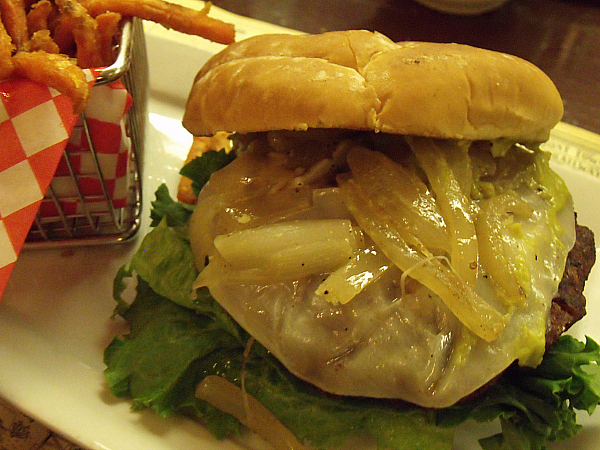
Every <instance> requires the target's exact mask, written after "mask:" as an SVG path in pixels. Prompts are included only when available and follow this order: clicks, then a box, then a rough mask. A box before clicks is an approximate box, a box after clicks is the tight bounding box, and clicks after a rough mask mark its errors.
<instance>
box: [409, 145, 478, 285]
mask: <svg viewBox="0 0 600 450" xmlns="http://www.w3.org/2000/svg"><path fill="white" fill-rule="evenodd" d="M408 142H409V144H410V147H411V149H412V150H413V153H414V154H415V155H416V157H417V159H418V160H419V163H420V164H421V167H422V169H423V171H424V172H425V175H426V176H427V179H428V181H429V183H430V185H431V188H432V189H433V192H434V193H435V196H436V200H437V205H438V206H439V208H440V210H441V211H442V215H443V217H444V220H445V221H446V224H447V227H448V231H449V235H450V242H451V248H452V249H451V252H450V263H451V264H452V267H453V269H454V270H455V271H456V273H457V274H458V276H459V277H460V278H461V279H462V280H463V281H464V282H465V283H467V284H468V285H469V286H471V287H472V286H474V285H475V281H476V280H477V265H478V254H479V249H478V245H477V235H476V233H475V224H474V221H473V217H472V213H471V206H470V200H469V198H468V197H467V196H466V193H465V192H463V190H462V188H461V185H460V183H459V181H458V180H457V178H456V176H455V175H454V172H453V170H452V169H451V168H450V165H449V162H448V160H449V159H450V156H449V155H450V154H451V155H452V156H451V158H453V159H459V158H460V156H461V155H463V156H464V160H465V161H464V162H463V165H465V166H467V167H469V166H470V163H469V156H468V154H466V153H464V151H461V149H460V148H459V147H458V145H457V143H456V142H454V141H435V140H433V139H427V138H416V137H413V138H408ZM454 162H455V164H456V161H454ZM456 165H458V164H456Z"/></svg>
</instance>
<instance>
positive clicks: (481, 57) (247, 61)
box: [183, 31, 563, 143]
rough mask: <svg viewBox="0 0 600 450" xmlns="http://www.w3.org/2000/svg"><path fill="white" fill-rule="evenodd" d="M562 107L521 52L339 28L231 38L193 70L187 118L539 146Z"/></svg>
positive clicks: (240, 128) (206, 125) (202, 124)
mask: <svg viewBox="0 0 600 450" xmlns="http://www.w3.org/2000/svg"><path fill="white" fill-rule="evenodd" d="M562 113H563V105H562V101H561V98H560V95H559V93H558V91H557V90H556V87H555V86H554V84H553V83H552V81H551V80H550V79H549V78H548V76H546V74H544V72H542V71H541V70H540V69H538V68H537V67H536V66H534V65H533V64H531V63H529V62H527V61H525V60H523V59H520V58H517V57H515V56H510V55H506V54H503V53H498V52H493V51H489V50H484V49H479V48H474V47H470V46H466V45H460V44H434V43H425V42H401V43H397V44H396V43H393V42H392V41H391V40H389V39H388V38H386V37H385V36H383V35H381V34H378V33H371V32H368V31H340V32H330V33H324V34H320V35H304V36H303V35H300V36H298V35H262V36H257V37H254V38H250V39H247V40H245V41H242V42H239V43H236V44H233V45H230V46H229V47H228V48H226V49H225V50H223V51H222V52H221V53H219V54H217V55H215V56H214V57H213V58H212V59H211V60H209V61H208V62H207V64H206V65H205V66H204V67H203V68H202V70H201V71H200V72H199V74H198V76H197V77H196V80H195V82H194V85H193V87H192V90H191V92H190V95H189V98H188V102H187V106H186V111H185V115H184V119H183V124H184V126H185V127H186V128H187V129H188V130H189V131H190V132H191V133H192V134H194V135H212V134H214V133H216V132H218V131H227V132H241V133H247V132H256V131H268V130H278V129H284V130H306V129H308V128H348V129H357V130H374V131H382V132H386V133H394V134H407V135H419V136H428V137H434V138H446V139H470V140H476V139H498V138H506V139H511V140H515V141H518V142H522V143H535V142H543V141H545V140H547V139H548V137H549V132H550V129H551V128H552V127H553V126H554V125H555V124H556V123H557V122H558V121H559V120H560V119H561V117H562Z"/></svg>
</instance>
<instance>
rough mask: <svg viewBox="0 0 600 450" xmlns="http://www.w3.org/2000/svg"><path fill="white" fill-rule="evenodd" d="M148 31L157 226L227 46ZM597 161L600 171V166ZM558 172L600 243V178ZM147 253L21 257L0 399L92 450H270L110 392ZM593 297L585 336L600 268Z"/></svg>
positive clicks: (257, 26)
mask: <svg viewBox="0 0 600 450" xmlns="http://www.w3.org/2000/svg"><path fill="white" fill-rule="evenodd" d="M215 13H216V15H221V14H220V12H219V11H216V12H215ZM223 17H225V19H226V20H229V21H232V22H235V23H236V26H237V28H238V30H239V31H238V37H240V38H242V37H245V36H249V35H252V34H259V33H263V32H277V31H282V29H280V28H278V27H274V26H271V25H267V24H263V23H260V22H256V21H253V20H248V19H244V18H239V17H237V16H232V15H228V14H223ZM146 31H147V44H148V54H149V55H148V56H149V64H150V73H151V77H150V83H151V91H150V100H149V121H148V124H147V135H146V148H145V152H144V160H145V165H144V179H143V182H144V195H145V199H144V208H145V209H144V211H145V214H144V215H145V216H146V217H147V215H148V211H149V202H150V200H152V199H153V193H154V191H155V189H156V188H157V187H158V185H159V184H160V183H162V182H166V183H167V184H168V185H169V186H170V187H171V188H172V189H173V190H174V189H175V186H176V184H177V181H178V170H179V168H180V167H181V164H182V161H183V159H184V158H185V156H186V154H187V151H188V148H189V144H190V142H191V137H190V136H189V135H188V134H187V132H185V131H184V130H183V128H182V127H181V125H180V120H181V116H182V111H183V106H184V102H185V98H186V97H187V94H188V89H189V87H190V85H191V81H192V79H193V77H194V75H195V74H196V71H197V70H198V68H199V67H200V65H201V64H202V62H203V61H204V60H205V59H206V58H207V57H209V56H210V55H211V54H213V53H214V52H216V51H218V50H219V49H220V46H219V45H216V44H211V43H207V42H205V41H203V40H201V39H196V38H191V37H188V36H182V35H179V34H176V33H174V32H166V31H165V30H163V29H162V28H160V27H158V26H155V25H149V26H147V28H146ZM596 139H600V137H598V136H596V135H593V134H589V133H585V132H581V131H580V130H578V129H574V128H570V127H562V128H561V129H559V130H558V131H557V134H556V136H555V137H554V138H553V142H552V145H553V146H554V147H556V148H557V149H559V151H560V152H561V155H563V160H564V161H565V162H568V163H569V164H570V165H571V166H575V165H576V164H577V163H578V161H579V162H581V161H582V157H581V152H588V153H586V155H587V156H586V157H585V161H584V162H585V164H587V166H585V167H586V168H585V170H586V171H588V172H589V171H590V170H592V169H593V168H594V167H595V168H596V169H597V168H598V167H600V166H599V165H598V164H596V163H594V158H596V157H597V155H596V154H595V153H593V150H590V149H589V148H592V147H593V145H596V144H598V142H600V140H599V141H596ZM596 148H598V146H597V147H596ZM590 152H591V153H590ZM590 161H592V163H593V164H596V165H595V166H594V165H593V164H592V169H590V168H589V167H588V166H589V164H590ZM596 162H598V161H597V160H596ZM556 167H557V170H558V171H559V172H560V173H561V174H562V175H563V176H564V177H565V179H566V181H567V183H568V184H569V186H570V188H571V190H572V192H573V194H574V197H575V202H576V204H577V209H578V211H579V219H580V222H581V223H585V224H588V225H590V226H591V227H592V228H593V229H595V231H596V233H597V234H598V235H599V236H600V208H598V207H597V205H596V200H595V197H596V195H595V194H596V193H598V192H599V189H600V179H598V178H595V177H594V176H592V175H589V174H587V173H584V172H583V171H582V170H578V169H574V168H572V167H570V166H567V165H557V166H556ZM147 228H148V220H145V221H144V225H143V227H142V230H141V232H140V233H141V234H142V235H143V234H145V231H146V230H147ZM136 245H137V243H136V242H133V243H130V244H126V245H122V246H111V247H95V248H94V247H91V248H75V249H68V250H43V251H25V252H24V253H23V254H22V255H21V256H20V257H19V260H18V262H17V265H16V267H15V270H14V272H13V275H12V277H11V280H10V283H9V286H8V288H7V290H6V292H5V295H4V297H3V298H2V302H1V303H0V397H2V398H4V399H5V400H7V401H8V402H10V403H12V404H13V405H15V406H16V407H17V408H19V409H20V410H21V411H22V412H24V413H26V414H28V415H30V416H31V417H33V418H34V419H36V420H39V421H40V422H42V423H43V424H45V425H46V426H48V427H49V428H51V429H53V430H55V431H57V432H58V433H60V434H62V435H63V436H64V437H66V438H68V439H70V440H72V441H73V442H75V443H77V444H79V445H81V446H83V447H85V448H90V449H97V450H137V449H143V450H166V449H178V450H181V449H203V450H211V449H219V450H223V449H240V448H254V449H264V448H267V447H266V446H265V444H264V443H262V442H261V441H260V440H259V439H257V438H254V437H250V438H249V439H247V440H246V441H244V442H243V443H234V442H230V441H217V440H215V439H214V438H213V437H212V436H211V435H210V434H209V433H208V432H207V431H206V430H205V429H204V428H203V427H202V426H200V425H199V424H197V423H194V422H192V421H189V420H187V419H184V418H179V417H172V418H169V419H163V418H159V417H157V416H156V415H155V414H153V413H152V412H149V411H146V412H142V413H139V412H132V411H130V403H129V402H127V401H124V400H118V399H115V398H114V397H112V395H111V394H110V392H109V391H108V388H107V386H106V383H105V382H104V378H103V374H102V372H103V370H104V365H103V363H102V353H103V350H104V348H105V347H106V345H107V344H108V343H109V342H110V341H111V339H112V337H113V336H114V335H115V334H117V333H119V332H120V331H122V329H121V327H122V324H121V323H120V322H119V321H116V320H111V319H110V316H111V314H112V311H113V308H114V306H115V304H114V302H113V300H112V298H111V291H112V280H113V277H114V275H115V273H116V271H117V269H118V267H119V266H121V265H122V264H123V263H125V262H126V261H128V259H129V257H130V255H131V254H132V252H133V251H134V249H135V246H136ZM586 292H587V296H588V298H590V299H591V301H590V305H589V316H588V318H587V319H584V320H583V321H582V322H581V323H580V324H578V325H577V326H576V327H575V328H574V331H573V333H574V334H575V335H577V336H578V337H583V335H584V334H589V335H592V336H595V337H596V338H597V339H600V326H599V325H598V319H597V318H600V306H599V305H598V304H596V303H595V302H594V299H596V298H599V297H600V269H596V270H595V272H593V274H592V277H591V280H590V281H589V282H588V285H587V288H586ZM594 318H596V319H594ZM584 422H586V423H587V426H586V428H585V430H584V431H583V432H582V433H581V434H580V435H579V436H578V437H577V438H575V440H574V441H572V442H570V443H569V444H562V445H559V446H557V447H555V448H559V449H566V448H568V447H569V448H571V447H572V446H575V447H576V448H579V449H590V450H591V449H592V448H597V444H596V443H597V439H598V438H599V437H600V414H598V415H597V416H596V417H595V418H594V419H588V420H584ZM474 433H477V430H474V429H473V428H469V427H465V428H463V429H462V430H461V432H460V433H459V436H458V437H457V442H456V445H455V447H456V449H470V448H476V447H475V446H473V445H471V444H468V443H467V442H468V441H471V442H472V441H473V434H474ZM355 448H356V447H355Z"/></svg>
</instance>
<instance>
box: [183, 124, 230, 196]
mask: <svg viewBox="0 0 600 450" xmlns="http://www.w3.org/2000/svg"><path fill="white" fill-rule="evenodd" d="M229 136H230V133H226V132H224V131H221V132H219V133H216V134H215V135H214V136H194V139H193V141H192V146H191V147H190V150H189V152H188V155H187V158H186V160H185V163H184V165H185V164H187V163H189V162H190V161H191V160H193V159H194V158H198V157H199V156H202V155H203V154H204V153H206V152H209V151H211V150H214V151H220V150H222V149H224V150H225V151H226V152H229V151H231V145H232V144H231V140H230V139H229ZM177 200H179V201H180V202H182V203H187V204H189V205H195V204H196V200H198V199H197V198H196V195H195V194H194V190H193V189H192V180H191V179H189V178H188V177H184V176H182V177H181V178H180V179H179V184H178V185H177Z"/></svg>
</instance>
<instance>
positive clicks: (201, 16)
mask: <svg viewBox="0 0 600 450" xmlns="http://www.w3.org/2000/svg"><path fill="white" fill-rule="evenodd" d="M81 3H82V4H83V5H84V6H85V8H86V9H87V10H88V11H89V13H90V14H91V15H92V16H93V17H96V16H98V15H99V14H102V13H104V12H107V11H113V12H118V13H120V14H121V15H122V16H123V17H139V18H140V19H144V20H151V21H153V22H156V23H159V24H161V25H162V26H164V27H165V28H172V29H174V30H177V31H180V32H182V33H186V34H194V35H197V36H202V37H204V38H206V39H210V40H211V41H214V42H218V43H220V44H231V43H232V42H233V41H234V40H235V28H234V26H233V25H231V24H228V23H225V22H223V21H221V20H218V19H215V18H213V17H209V16H208V12H209V9H210V3H206V6H205V7H204V8H203V9H201V10H195V9H190V8H185V7H183V6H181V5H177V4H173V3H167V2H165V1H162V0H81Z"/></svg>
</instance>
